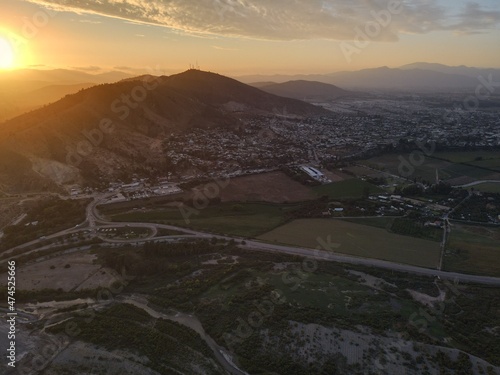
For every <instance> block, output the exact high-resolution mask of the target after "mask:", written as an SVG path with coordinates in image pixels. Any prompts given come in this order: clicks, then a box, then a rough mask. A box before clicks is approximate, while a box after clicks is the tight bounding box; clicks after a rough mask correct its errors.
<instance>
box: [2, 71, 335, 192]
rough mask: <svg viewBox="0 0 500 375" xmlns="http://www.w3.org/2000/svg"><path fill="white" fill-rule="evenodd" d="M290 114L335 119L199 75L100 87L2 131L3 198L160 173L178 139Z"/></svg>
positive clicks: (149, 78)
mask: <svg viewBox="0 0 500 375" xmlns="http://www.w3.org/2000/svg"><path fill="white" fill-rule="evenodd" d="M284 108H286V112H287V115H289V116H306V117H311V116H320V115H325V114H328V113H329V112H328V111H326V110H324V109H322V108H320V107H316V106H313V105H311V104H308V103H305V102H302V101H299V100H294V99H289V98H282V97H279V96H276V95H273V94H269V93H266V92H263V91H261V90H259V89H257V88H254V87H251V86H248V85H245V84H243V83H241V82H238V81H236V80H234V79H231V78H227V77H224V76H221V75H218V74H214V73H208V72H202V71H198V70H189V71H187V72H184V73H181V74H177V75H173V76H168V77H166V76H163V77H152V76H144V77H139V78H138V79H137V80H133V79H126V80H123V81H121V82H117V83H113V84H103V85H99V86H94V87H91V88H88V89H86V90H83V91H80V92H78V93H77V94H74V95H68V96H66V97H65V98H63V99H61V100H59V101H57V102H56V103H53V104H51V105H48V106H45V107H43V108H41V109H38V110H35V111H32V112H30V113H26V114H24V115H21V116H19V117H16V118H14V119H11V120H9V121H6V122H4V123H3V124H0V142H2V149H3V152H4V154H5V155H4V157H3V158H2V161H1V162H0V183H2V184H3V189H4V190H9V186H17V187H18V188H19V186H20V185H22V186H23V187H26V188H30V187H33V186H32V185H33V184H34V185H35V186H39V185H40V181H39V180H40V179H44V178H45V179H46V178H48V182H47V184H46V186H47V188H49V185H51V184H53V183H54V182H55V183H57V184H65V183H70V182H72V181H79V180H81V178H82V176H83V178H97V177H98V176H105V177H106V178H109V179H110V180H111V179H113V178H117V177H119V176H121V174H122V173H124V172H129V173H130V172H137V173H140V172H141V171H148V170H149V171H151V170H154V169H160V168H163V166H164V164H163V162H164V149H163V141H164V140H165V139H166V138H167V137H168V136H169V135H170V134H172V133H174V132H177V131H183V130H185V129H189V128H192V127H199V128H214V127H219V126H224V127H231V126H234V127H240V126H241V125H242V122H241V121H242V120H241V118H243V117H244V116H248V115H249V114H255V115H269V114H272V113H276V111H281V110H283V109H284ZM106 133H108V135H106ZM88 141H90V142H92V143H93V145H92V146H91V147H89V142H88ZM82 154H85V157H81V155H82ZM18 165H20V166H22V168H17V166H18ZM22 181H24V182H22ZM27 181H35V182H34V183H33V184H32V183H28V182H27Z"/></svg>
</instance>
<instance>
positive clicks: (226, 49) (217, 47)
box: [212, 46, 239, 51]
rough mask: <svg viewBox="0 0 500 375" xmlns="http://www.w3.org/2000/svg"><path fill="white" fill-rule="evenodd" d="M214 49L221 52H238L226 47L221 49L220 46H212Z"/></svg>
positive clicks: (235, 49) (236, 49)
mask: <svg viewBox="0 0 500 375" xmlns="http://www.w3.org/2000/svg"><path fill="white" fill-rule="evenodd" d="M212 48H214V49H218V50H221V51H239V49H238V48H228V47H221V46H212Z"/></svg>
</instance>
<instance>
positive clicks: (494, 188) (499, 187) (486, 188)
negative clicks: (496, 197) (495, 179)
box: [474, 182, 500, 193]
mask: <svg viewBox="0 0 500 375" xmlns="http://www.w3.org/2000/svg"><path fill="white" fill-rule="evenodd" d="M474 190H479V191H483V192H485V193H500V183H498V184H495V183H488V182H486V183H484V184H480V185H475V186H474Z"/></svg>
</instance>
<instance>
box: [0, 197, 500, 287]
mask: <svg viewBox="0 0 500 375" xmlns="http://www.w3.org/2000/svg"><path fill="white" fill-rule="evenodd" d="M109 196H111V195H110V194H106V195H103V196H101V198H100V199H99V198H98V197H95V198H94V201H93V202H92V203H90V204H89V206H88V207H87V220H86V222H85V223H83V224H81V225H80V228H78V229H76V228H71V229H67V230H64V231H62V232H59V233H55V234H53V235H50V236H47V237H46V239H53V238H57V237H60V236H62V235H65V234H70V233H76V232H80V231H82V230H84V229H86V230H88V229H89V228H85V224H88V225H89V226H90V230H92V231H94V233H96V232H97V229H98V228H101V227H103V228H106V227H111V226H112V227H114V228H125V227H127V226H128V227H143V228H150V229H151V230H152V231H153V233H157V230H158V229H168V230H174V231H178V232H181V233H183V234H182V235H179V236H167V237H162V238H161V239H174V238H176V237H179V238H185V237H199V238H212V237H215V238H218V239H223V240H227V241H230V240H235V241H240V242H243V241H245V244H241V245H240V246H241V247H242V248H246V249H248V250H255V251H272V252H279V253H284V254H290V255H300V256H303V257H309V258H313V259H317V260H324V261H331V262H340V263H346V264H354V265H362V266H368V267H377V268H382V269H387V270H393V271H399V272H407V273H411V274H416V275H426V276H431V277H440V278H443V279H448V280H454V281H456V282H463V283H477V284H486V285H494V286H500V278H498V277H490V276H480V275H469V274H462V273H455V272H446V271H440V270H434V269H429V268H422V267H417V266H411V265H407V264H399V263H393V262H389V261H385V260H379V259H372V258H358V257H354V256H350V255H344V254H338V253H334V252H331V251H325V250H315V249H310V248H301V247H294V246H287V245H275V244H270V243H265V242H260V241H256V240H249V239H247V238H241V237H232V236H223V235H218V234H213V233H206V232H200V231H196V230H192V229H186V228H182V227H176V226H173V225H165V224H154V223H133V222H127V223H123V222H113V221H108V220H107V219H104V218H102V217H101V216H100V215H99V213H98V212H97V209H96V207H97V205H98V204H99V203H100V202H101V201H102V200H104V199H106V198H108V197H109ZM98 223H99V224H98ZM157 239H160V238H157ZM103 240H104V241H106V242H111V243H113V242H115V243H143V242H145V241H147V240H148V239H139V240H137V239H133V240H129V241H127V240H109V239H104V238H103ZM40 242H41V240H40V239H39V240H36V241H31V242H29V243H26V244H23V245H21V246H18V247H16V248H13V249H10V250H8V251H6V252H4V254H9V253H11V252H12V251H14V250H16V249H18V248H22V247H25V246H27V245H33V244H38V243H40Z"/></svg>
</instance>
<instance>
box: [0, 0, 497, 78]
mask: <svg viewBox="0 0 500 375" xmlns="http://www.w3.org/2000/svg"><path fill="white" fill-rule="evenodd" d="M4 3H5V4H4V5H3V6H2V8H3V12H2V15H0V71H9V70H19V69H41V70H47V69H69V70H78V71H82V72H87V73H91V74H92V73H93V74H99V73H103V72H108V71H123V72H125V73H129V74H131V75H134V74H137V75H139V74H143V73H146V72H147V71H148V67H160V68H161V69H162V71H164V72H165V73H167V74H172V73H174V72H182V71H185V70H186V69H187V67H188V66H189V65H190V64H196V65H197V64H199V65H200V67H201V69H202V70H207V71H216V72H219V73H220V74H223V75H229V76H244V75H275V74H283V75H295V74H329V73H334V72H343V71H357V70H362V69H373V68H379V67H384V66H387V67H389V68H399V67H401V66H404V65H408V64H413V63H415V62H419V61H422V56H425V55H427V56H429V53H431V54H432V58H426V59H425V60H427V61H429V63H431V64H442V65H447V66H468V67H477V68H493V69H494V68H500V50H499V49H498V48H497V41H498V40H499V37H500V28H499V25H500V7H499V5H498V3H495V2H494V1H492V0H485V1H482V2H481V3H480V4H479V3H473V2H470V1H466V0H460V1H459V2H458V3H457V2H451V1H449V0H440V1H435V2H432V3H429V2H422V1H401V2H400V1H398V0H388V1H375V2H373V3H372V4H370V5H367V4H366V3H363V2H361V1H354V2H351V3H349V4H348V3H346V2H344V1H323V2H321V4H320V3H319V2H314V3H312V2H305V1H302V2H294V3H293V4H288V3H287V2H286V1H281V2H279V3H273V4H268V3H266V2H264V1H262V0H256V1H253V2H252V3H247V4H246V6H244V5H242V3H240V2H236V1H233V0H206V1H203V2H191V1H187V2H186V1H185V2H179V1H177V0H175V1H174V0H172V1H170V2H169V3H168V4H167V3H165V2H162V1H160V0H156V1H153V2H149V3H146V2H140V1H138V2H135V3H134V4H128V3H127V4H125V5H124V4H122V5H121V6H118V5H116V4H115V3H112V2H108V1H104V2H101V3H99V4H87V5H85V4H83V3H82V2H80V1H76V0H74V1H66V2H61V1H59V0H27V1H15V0H6V1H5V2H4ZM443 46H446V48H443Z"/></svg>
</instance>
